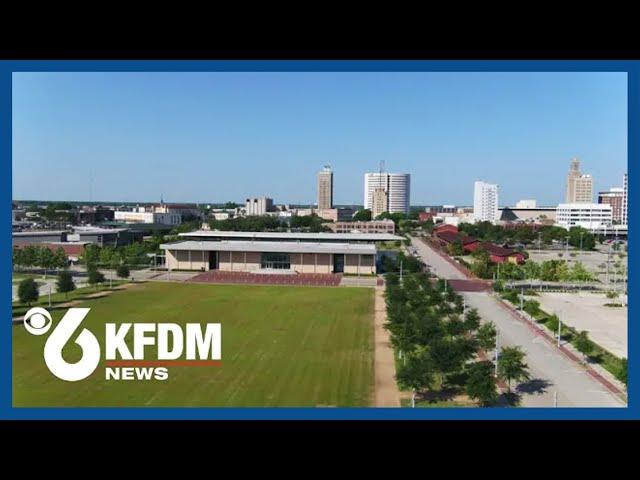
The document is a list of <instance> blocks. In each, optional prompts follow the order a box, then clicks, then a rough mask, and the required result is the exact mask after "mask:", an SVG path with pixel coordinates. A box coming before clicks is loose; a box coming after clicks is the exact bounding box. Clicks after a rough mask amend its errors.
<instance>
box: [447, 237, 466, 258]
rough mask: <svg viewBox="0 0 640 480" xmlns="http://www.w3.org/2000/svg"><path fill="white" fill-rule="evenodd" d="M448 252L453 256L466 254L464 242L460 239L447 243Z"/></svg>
mask: <svg viewBox="0 0 640 480" xmlns="http://www.w3.org/2000/svg"><path fill="white" fill-rule="evenodd" d="M447 253H448V254H449V255H451V256H452V257H459V256H461V255H464V247H463V246H462V242H461V241H460V240H456V241H455V242H452V243H450V244H449V245H447Z"/></svg>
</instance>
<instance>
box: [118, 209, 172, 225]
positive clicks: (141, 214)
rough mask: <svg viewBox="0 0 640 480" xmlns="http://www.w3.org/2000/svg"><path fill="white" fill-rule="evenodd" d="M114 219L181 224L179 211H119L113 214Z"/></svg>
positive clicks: (130, 221) (127, 221)
mask: <svg viewBox="0 0 640 480" xmlns="http://www.w3.org/2000/svg"><path fill="white" fill-rule="evenodd" d="M113 218H114V221H116V222H124V223H156V224H162V225H180V223H181V222H182V217H181V215H180V214H179V213H156V212H149V211H139V210H138V211H118V212H114V214H113Z"/></svg>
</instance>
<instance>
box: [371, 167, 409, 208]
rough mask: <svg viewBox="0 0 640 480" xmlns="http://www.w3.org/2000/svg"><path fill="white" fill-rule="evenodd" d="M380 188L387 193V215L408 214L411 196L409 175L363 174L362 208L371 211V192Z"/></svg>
mask: <svg viewBox="0 0 640 480" xmlns="http://www.w3.org/2000/svg"><path fill="white" fill-rule="evenodd" d="M376 188H382V189H384V191H385V192H386V193H387V211H388V212H389V213H398V212H399V213H404V214H408V213H409V198H410V195H411V175H410V174H408V173H386V172H378V173H365V174H364V208H366V209H369V210H373V192H374V190H375V189H376Z"/></svg>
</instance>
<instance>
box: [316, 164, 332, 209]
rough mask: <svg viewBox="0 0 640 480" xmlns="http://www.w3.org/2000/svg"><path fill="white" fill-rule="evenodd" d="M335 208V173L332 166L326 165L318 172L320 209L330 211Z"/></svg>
mask: <svg viewBox="0 0 640 480" xmlns="http://www.w3.org/2000/svg"><path fill="white" fill-rule="evenodd" d="M331 208H333V172H332V171H331V166H330V165H325V166H324V168H323V169H322V171H321V172H318V209H319V210H328V209H331Z"/></svg>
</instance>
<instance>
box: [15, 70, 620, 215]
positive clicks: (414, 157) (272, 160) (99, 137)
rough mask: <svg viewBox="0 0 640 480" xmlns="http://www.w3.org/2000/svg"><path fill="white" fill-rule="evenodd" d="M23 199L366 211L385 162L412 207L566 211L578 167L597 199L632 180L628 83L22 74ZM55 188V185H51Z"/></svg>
mask: <svg viewBox="0 0 640 480" xmlns="http://www.w3.org/2000/svg"><path fill="white" fill-rule="evenodd" d="M13 100H14V102H13V112H14V113H13V122H14V123H13V130H14V133H13V152H14V155H13V157H14V158H13V198H15V199H34V200H77V201H112V202H136V201H140V202H142V201H154V200H156V199H158V198H159V197H160V195H161V194H163V195H164V197H165V200H166V201H168V202H197V203H213V202H216V203H217V202H225V201H228V200H232V201H236V202H241V201H242V200H244V199H245V198H247V197H253V196H261V195H267V196H269V197H272V198H273V199H274V201H275V202H276V203H290V204H313V203H315V201H316V200H315V197H316V188H315V187H316V173H317V171H318V170H319V169H320V168H321V167H322V165H324V164H330V165H331V167H332V170H333V173H334V203H335V204H337V205H343V204H345V205H349V204H356V205H359V204H362V197H363V186H362V178H363V175H364V174H365V173H366V172H370V171H376V170H377V166H378V164H379V162H380V161H382V160H383V161H385V164H386V170H387V171H388V172H405V173H409V174H411V204H412V205H437V204H443V203H445V204H456V205H471V204H472V203H473V182H474V181H475V180H478V179H481V178H482V179H485V180H486V181H488V182H490V183H496V184H498V185H500V200H501V201H500V204H501V205H512V204H515V202H516V201H518V200H520V199H522V198H535V199H536V200H537V201H538V204H539V205H556V204H558V203H560V202H561V201H562V199H563V195H564V182H565V178H566V170H567V164H568V162H569V160H570V159H571V158H573V157H578V158H579V159H580V161H581V164H582V166H583V169H584V171H585V172H588V173H590V174H591V175H593V178H594V191H596V192H597V191H600V190H606V189H608V188H610V187H620V186H622V185H621V182H622V175H623V173H625V172H626V171H627V167H626V163H627V162H626V157H627V150H626V141H627V131H626V101H627V95H626V75H625V74H619V73H611V74H609V73H606V74H605V73H571V74H564V73H554V74H541V73H535V74H534V73H531V74H522V73H511V74H471V73H458V74H444V73H443V74H434V73H411V74H403V73H396V74H378V73H366V74H363V73H359V74H348V73H340V74H339V73H335V74H333V73H323V74H318V73H314V74H309V73H305V74H300V73H279V74H275V73H273V74H270V73H263V74H258V73H243V74H240V73H236V74H234V73H228V74H221V73H218V74H203V73H198V74H186V73H182V74H164V73H144V74H142V73H140V74H113V73H112V74H99V73H95V74H70V73H66V74H48V73H39V74H32V73H20V74H14V97H13ZM52 177H55V178H56V180H57V182H56V184H55V185H54V184H52V183H51V182H50V181H48V180H49V179H51V178H52Z"/></svg>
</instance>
